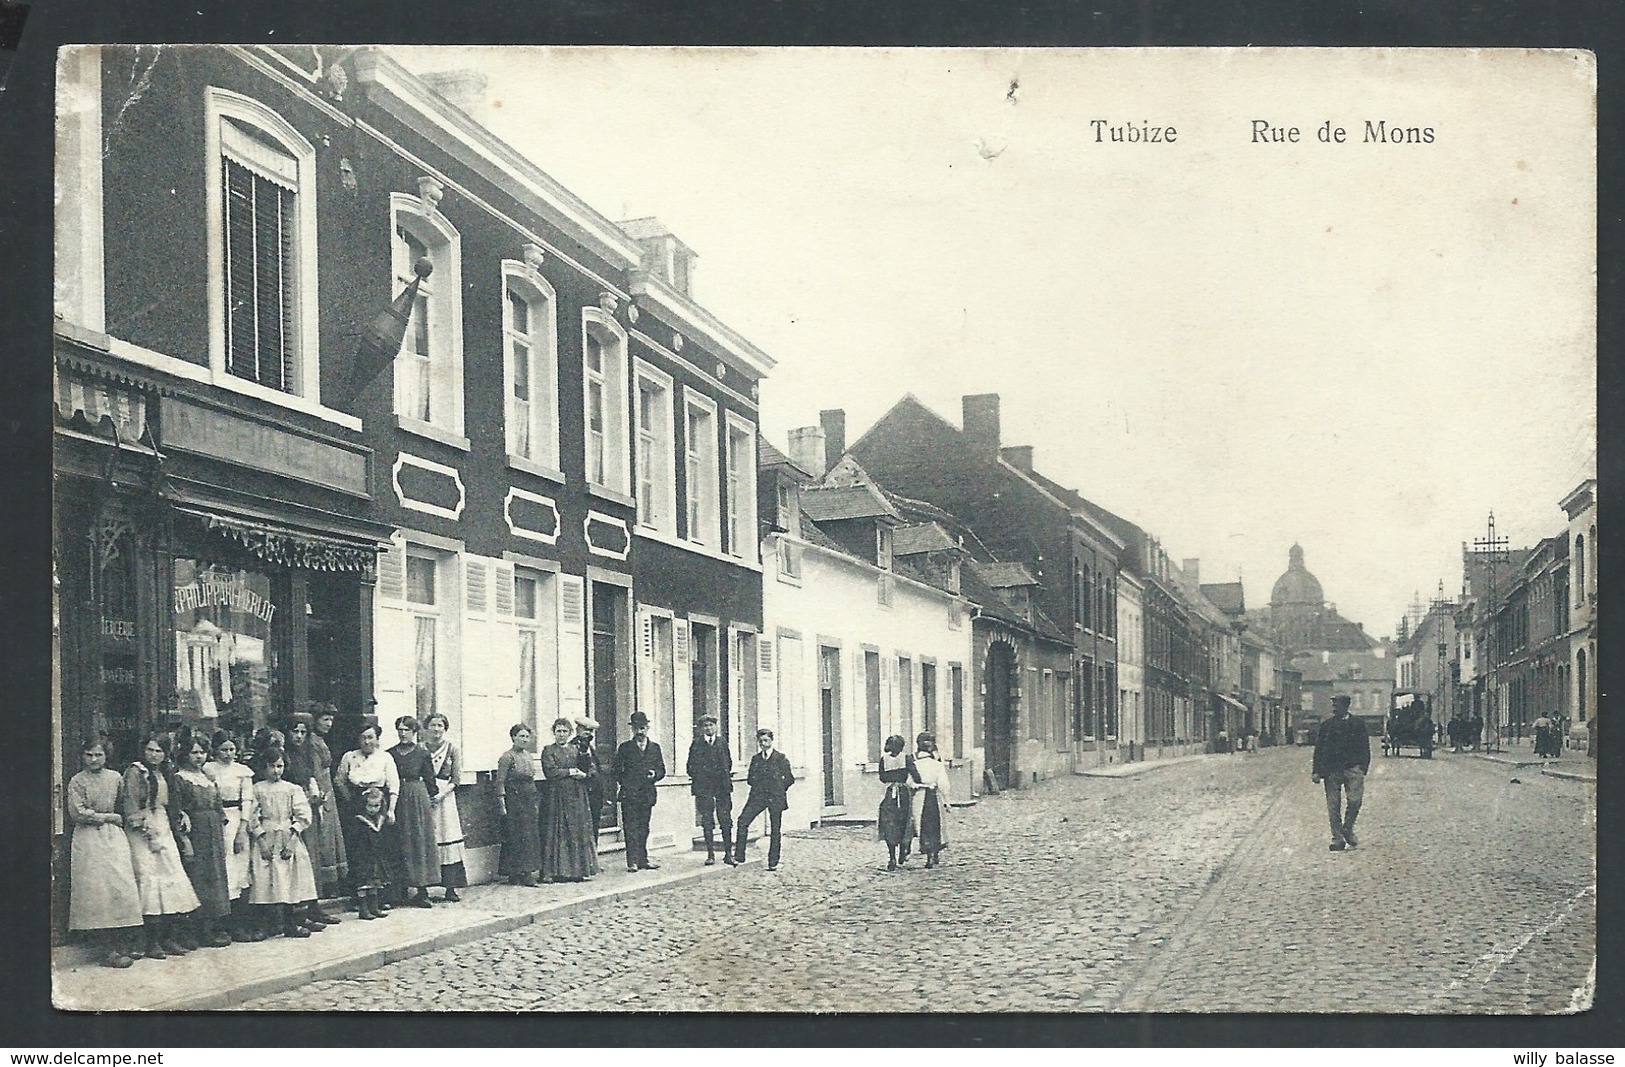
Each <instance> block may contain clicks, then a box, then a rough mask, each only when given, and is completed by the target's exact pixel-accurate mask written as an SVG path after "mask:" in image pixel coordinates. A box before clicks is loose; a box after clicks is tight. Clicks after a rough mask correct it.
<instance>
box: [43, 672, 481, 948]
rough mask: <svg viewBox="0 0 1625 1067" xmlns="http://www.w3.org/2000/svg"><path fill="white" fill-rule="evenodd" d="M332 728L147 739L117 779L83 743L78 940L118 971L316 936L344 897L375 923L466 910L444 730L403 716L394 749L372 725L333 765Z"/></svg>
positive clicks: (105, 754)
mask: <svg viewBox="0 0 1625 1067" xmlns="http://www.w3.org/2000/svg"><path fill="white" fill-rule="evenodd" d="M334 719H335V710H334V708H333V707H332V706H331V705H328V704H320V703H311V704H308V705H307V706H306V708H305V710H303V711H301V712H299V713H297V714H295V715H294V716H293V717H292V719H291V720H290V721H289V722H288V723H287V724H286V727H285V729H272V728H269V727H267V728H262V729H261V730H259V731H257V732H256V733H255V734H254V735H253V736H252V737H247V738H240V737H238V736H236V735H235V734H233V733H231V732H229V731H226V730H217V731H215V732H214V733H212V734H204V733H201V732H197V731H194V730H192V729H190V728H187V727H182V728H181V729H180V730H178V731H176V732H175V733H173V734H169V733H152V734H150V735H148V736H147V737H145V738H144V739H143V740H142V742H141V748H140V752H139V758H137V759H136V760H135V761H133V762H132V763H130V765H129V766H128V768H127V769H126V770H125V771H124V772H123V773H122V774H120V773H118V772H116V771H113V770H111V769H110V768H109V767H108V759H109V751H108V747H107V743H106V742H105V741H104V740H103V739H101V738H91V739H89V740H87V741H86V742H85V743H84V744H83V745H82V746H81V760H82V762H83V770H81V771H80V772H79V773H78V774H76V775H74V776H73V778H72V779H71V780H70V781H69V783H68V790H67V802H68V815H69V818H70V821H71V822H72V825H73V838H72V843H71V845H70V860H69V862H70V877H71V880H72V891H71V893H70V896H69V904H68V912H69V915H68V925H69V928H70V929H73V930H79V931H84V932H85V933H86V934H87V935H88V936H89V937H90V938H91V939H93V940H97V941H99V942H100V943H101V944H100V948H101V951H102V954H103V961H104V962H105V963H107V965H109V966H112V967H120V968H123V967H129V966H131V964H132V963H133V961H134V960H135V959H136V958H139V957H145V958H147V959H153V960H161V959H166V958H168V957H169V956H175V955H184V954H186V953H188V952H192V951H195V950H197V949H199V948H202V947H215V948H221V947H225V946H226V945H229V944H231V943H232V942H233V941H263V940H265V939H266V938H268V937H272V936H279V935H280V936H284V937H292V938H307V937H310V936H311V935H312V934H315V933H320V932H321V931H323V930H325V929H326V928H327V927H329V926H332V925H335V924H337V923H339V922H340V921H341V920H340V919H339V917H338V916H336V915H334V914H332V913H331V912H330V911H328V910H326V909H325V908H323V907H322V906H321V905H320V903H319V901H320V900H321V899H330V898H332V897H334V896H336V895H338V894H339V893H340V892H343V891H345V890H347V889H348V890H352V891H353V892H354V894H355V898H356V910H357V913H358V914H359V916H360V918H362V919H367V920H371V919H378V918H383V917H385V916H386V915H387V914H388V912H389V911H390V910H391V908H392V907H394V906H395V905H398V904H408V905H411V906H415V907H431V906H432V903H431V901H430V899H429V895H428V887H429V886H431V885H438V886H441V887H443V888H444V896H443V897H442V900H444V901H448V902H455V901H457V900H458V899H459V897H458V894H457V890H458V889H460V888H462V887H464V886H466V885H467V884H468V879H467V874H466V872H465V869H464V865H463V834H462V822H461V819H460V817H459V815H458V811H457V797H456V783H457V781H458V775H459V774H460V771H461V768H460V766H459V762H458V757H457V751H456V749H455V748H454V747H453V746H452V745H451V744H450V743H449V742H448V741H447V740H446V732H447V729H448V727H449V725H450V724H449V723H448V722H447V720H446V717H445V716H443V715H438V714H436V715H430V716H429V717H428V718H427V719H426V721H425V722H424V723H423V724H422V725H421V726H420V724H419V723H418V721H417V720H416V719H415V718H413V717H412V716H402V717H401V718H400V719H398V720H396V722H395V732H396V736H397V738H398V743H397V744H396V745H394V746H393V747H391V748H389V749H387V750H381V749H380V748H379V734H380V732H381V731H380V729H379V727H378V726H376V725H372V724H368V725H367V726H365V727H364V728H363V729H362V730H361V732H360V735H359V737H358V738H357V742H358V744H357V748H356V749H354V750H353V751H350V752H346V753H345V755H344V757H343V759H341V760H339V762H338V764H337V766H335V765H334V762H333V754H332V750H331V748H330V747H329V746H328V741H327V738H328V736H329V735H330V733H331V731H332V729H333V722H334ZM420 730H421V731H423V732H426V733H427V740H426V743H425V742H420V741H419V733H420ZM409 893H410V894H411V895H410V896H408V894H409Z"/></svg>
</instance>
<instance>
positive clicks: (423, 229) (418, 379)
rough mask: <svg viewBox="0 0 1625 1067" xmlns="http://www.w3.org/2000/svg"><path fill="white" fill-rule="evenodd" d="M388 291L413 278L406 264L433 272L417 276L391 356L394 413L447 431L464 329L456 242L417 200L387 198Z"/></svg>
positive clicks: (454, 430)
mask: <svg viewBox="0 0 1625 1067" xmlns="http://www.w3.org/2000/svg"><path fill="white" fill-rule="evenodd" d="M390 216H391V217H390V231H391V250H392V251H391V256H390V260H391V264H392V267H393V277H392V288H391V293H390V295H391V296H392V297H393V296H394V295H395V294H398V293H400V292H401V291H402V290H403V289H405V288H406V287H407V286H408V285H410V284H411V283H412V282H413V280H414V279H415V278H416V277H417V275H416V273H415V271H414V269H413V265H414V264H416V263H417V261H418V260H420V259H424V258H427V259H428V260H429V262H430V263H432V264H434V272H433V273H432V274H431V275H430V276H429V277H428V278H425V279H423V281H422V282H421V283H420V285H419V287H418V294H417V300H416V301H414V302H413V304H412V309H411V316H410V318H409V319H408V320H407V323H406V340H405V342H404V343H403V344H402V345H401V350H400V352H399V353H398V354H397V355H396V357H395V413H396V414H397V415H399V416H401V417H402V418H403V419H409V420H411V421H412V422H415V423H419V424H423V425H427V426H432V427H435V428H437V429H440V430H443V431H445V432H446V433H449V434H453V435H460V434H461V433H462V431H463V413H462V406H463V405H462V396H463V351H462V346H463V341H462V335H463V328H462V319H463V314H462V277H461V275H462V266H461V262H460V260H461V256H462V252H461V241H460V238H459V237H458V235H457V231H456V230H455V229H453V228H452V225H451V223H449V222H447V221H446V219H445V218H444V217H443V216H442V215H441V214H440V213H439V212H438V211H434V210H433V209H430V208H425V207H424V204H423V202H422V201H421V200H419V199H418V198H417V197H415V196H407V195H405V194H404V193H395V194H393V195H392V196H391V197H390Z"/></svg>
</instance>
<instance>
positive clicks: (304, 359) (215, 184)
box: [204, 88, 320, 400]
mask: <svg viewBox="0 0 1625 1067" xmlns="http://www.w3.org/2000/svg"><path fill="white" fill-rule="evenodd" d="M204 106H205V121H206V123H207V138H208V142H209V146H210V148H209V156H208V159H209V185H208V187H207V190H208V192H207V199H208V208H207V210H208V231H209V290H210V320H209V321H210V326H211V330H210V365H211V367H212V368H213V369H214V371H215V372H216V373H217V374H218V375H222V376H225V377H229V378H231V379H235V380H237V381H240V382H249V383H253V385H255V386H259V387H262V388H264V389H268V390H271V391H272V392H275V393H285V394H293V395H298V396H304V397H308V398H309V399H311V400H318V399H319V395H318V394H319V391H320V381H319V378H320V376H319V374H318V373H317V366H316V350H317V344H316V255H315V252H316V215H315V206H316V182H315V166H316V153H315V149H314V148H312V147H311V145H310V143H309V142H308V141H306V140H305V139H304V138H303V137H301V136H300V135H299V133H298V131H297V130H295V129H294V128H293V126H291V125H290V124H289V123H288V122H287V121H286V120H284V119H283V118H282V117H281V116H280V115H278V114H276V113H275V112H274V111H271V110H270V109H269V108H267V107H265V106H264V105H263V104H261V103H259V102H258V101H256V100H252V99H250V98H248V97H245V96H240V95H238V94H236V93H232V92H228V91H226V90H224V89H215V88H210V89H209V90H208V91H207V94H206V97H205V105H204Z"/></svg>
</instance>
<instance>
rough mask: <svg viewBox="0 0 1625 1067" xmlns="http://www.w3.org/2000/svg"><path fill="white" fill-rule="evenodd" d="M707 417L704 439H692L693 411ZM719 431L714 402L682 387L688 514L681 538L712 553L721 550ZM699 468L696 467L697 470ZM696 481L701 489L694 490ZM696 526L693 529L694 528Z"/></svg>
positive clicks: (715, 403)
mask: <svg viewBox="0 0 1625 1067" xmlns="http://www.w3.org/2000/svg"><path fill="white" fill-rule="evenodd" d="M696 411H698V412H700V413H701V414H702V415H703V416H704V417H705V418H706V419H709V420H710V421H709V426H710V432H709V433H708V434H706V435H705V437H704V439H703V440H695V439H693V437H694V435H693V433H692V429H693V426H692V419H691V416H692V415H693V413H694V412H696ZM719 441H720V434H719V432H718V419H717V402H716V401H715V400H712V399H711V398H710V397H708V396H706V395H704V394H703V393H698V392H695V391H694V390H693V389H689V388H684V390H683V462H684V468H683V469H684V480H683V508H684V514H685V515H686V516H687V517H688V523H687V528H686V529H685V530H684V531H683V537H684V540H686V541H689V542H691V543H693V544H696V545H702V546H704V547H706V548H708V549H710V550H712V551H714V552H717V553H720V552H721V551H722V499H721V474H722V472H721V461H722V457H721V456H720V454H719V452H718V449H719V448H720V444H719ZM696 468H698V469H696ZM696 483H698V485H699V486H700V492H699V493H698V494H696V493H695V491H694V490H695V485H696ZM696 526H698V527H699V529H698V530H696V529H695V527H696Z"/></svg>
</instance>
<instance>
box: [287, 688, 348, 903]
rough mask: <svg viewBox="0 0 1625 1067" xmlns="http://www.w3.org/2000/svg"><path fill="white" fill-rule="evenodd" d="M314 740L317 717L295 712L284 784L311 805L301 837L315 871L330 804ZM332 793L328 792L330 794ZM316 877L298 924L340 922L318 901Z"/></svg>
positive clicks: (317, 876)
mask: <svg viewBox="0 0 1625 1067" xmlns="http://www.w3.org/2000/svg"><path fill="white" fill-rule="evenodd" d="M307 706H308V705H307ZM315 737H316V716H315V714H313V713H312V712H309V711H300V712H295V713H294V716H293V721H292V722H290V723H289V724H288V747H287V749H286V750H285V751H284V753H283V759H284V760H285V761H286V763H287V769H286V770H285V771H284V772H283V781H285V782H287V783H288V784H289V785H292V786H294V787H296V788H299V789H303V790H304V791H305V800H306V802H308V803H309V804H310V819H311V822H310V825H309V826H307V827H306V828H305V829H304V831H303V832H302V833H301V834H300V835H299V836H300V837H301V838H303V839H304V842H305V853H306V854H307V855H308V856H309V857H310V863H311V869H312V870H313V871H316V869H317V868H316V864H317V857H318V856H320V855H321V843H320V837H321V829H320V826H321V822H322V811H323V809H324V808H326V807H327V806H328V805H329V803H330V801H329V799H328V796H327V794H324V793H323V792H322V784H321V782H320V781H319V780H318V779H317V776H316V774H317V772H316V760H317V754H316V744H315ZM331 791H332V790H331V789H329V790H328V793H331ZM315 877H316V893H312V894H311V899H310V900H309V901H307V902H306V903H304V904H301V905H300V906H299V916H298V921H300V922H302V923H306V924H310V923H318V924H320V925H322V926H332V925H334V924H335V923H337V922H338V921H339V919H338V916H336V915H330V914H328V913H327V912H325V911H323V910H322V908H321V905H320V904H319V903H318V902H317V900H316V897H317V895H318V894H319V893H320V892H321V884H322V883H321V876H320V873H319V871H318V872H317V874H316V876H315Z"/></svg>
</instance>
